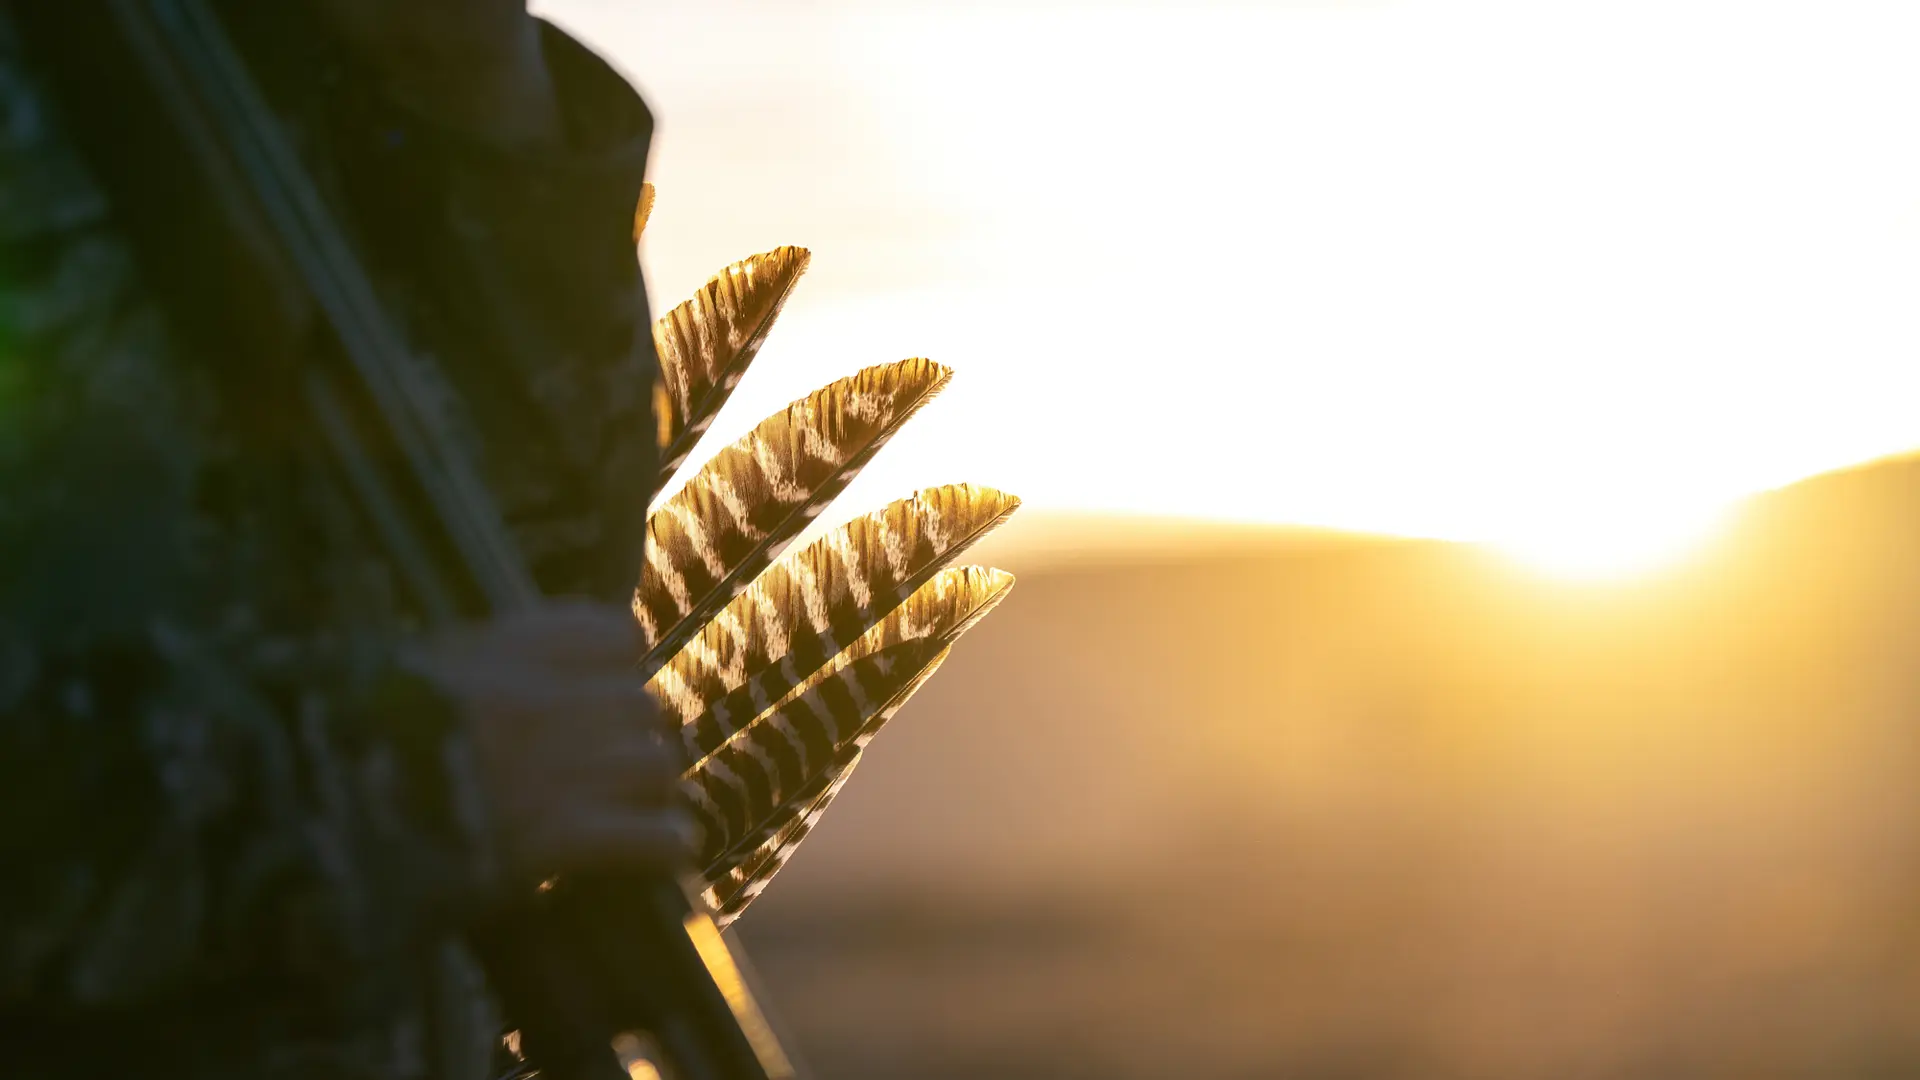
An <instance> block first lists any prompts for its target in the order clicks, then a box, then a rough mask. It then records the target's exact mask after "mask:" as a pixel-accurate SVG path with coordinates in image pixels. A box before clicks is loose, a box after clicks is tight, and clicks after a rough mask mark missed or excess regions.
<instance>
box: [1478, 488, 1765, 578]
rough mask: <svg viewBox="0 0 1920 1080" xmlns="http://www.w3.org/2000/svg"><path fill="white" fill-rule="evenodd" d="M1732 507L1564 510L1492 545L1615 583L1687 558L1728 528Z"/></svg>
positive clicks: (1533, 566)
mask: <svg viewBox="0 0 1920 1080" xmlns="http://www.w3.org/2000/svg"><path fill="white" fill-rule="evenodd" d="M1727 517H1728V511H1727V508H1726V507H1724V506H1722V507H1713V508H1710V509H1693V510H1687V511H1678V512H1676V511H1667V512H1662V513H1647V512H1644V511H1643V512H1639V513H1623V512H1615V513H1604V514H1603V513H1598V512H1587V513H1581V514H1573V515H1568V514H1561V515H1556V516H1554V517H1553V518H1551V519H1549V520H1544V521H1533V522H1528V523H1525V524H1524V525H1520V526H1518V527H1516V528H1514V529H1511V530H1506V535H1504V536H1502V537H1501V538H1500V539H1497V540H1492V541H1489V542H1487V543H1486V545H1485V546H1486V547H1488V548H1490V549H1491V550H1493V551H1496V552H1498V553H1500V554H1501V555H1503V556H1505V557H1506V558H1507V559H1509V560H1511V561H1513V562H1515V563H1518V564H1520V565H1521V566H1524V567H1526V568H1528V569H1530V570H1533V571H1534V572H1536V573H1540V574H1544V575H1547V576H1550V577H1555V578H1561V579H1565V580H1572V581H1587V582H1611V581H1620V580H1624V579H1628V578H1634V577H1641V576H1644V575H1647V574H1651V573H1655V572H1657V571H1660V570H1664V569H1670V568H1674V567H1677V566H1679V565H1681V564H1683V563H1686V562H1688V561H1690V560H1691V559H1693V558H1694V557H1696V556H1698V555H1699V554H1701V553H1702V552H1703V551H1704V550H1705V549H1706V548H1707V547H1709V546H1710V545H1711V543H1712V542H1713V540H1714V539H1716V538H1717V537H1718V536H1719V535H1720V534H1721V533H1722V532H1723V531H1724V530H1725V528H1726V522H1727Z"/></svg>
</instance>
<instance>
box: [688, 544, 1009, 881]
mask: <svg viewBox="0 0 1920 1080" xmlns="http://www.w3.org/2000/svg"><path fill="white" fill-rule="evenodd" d="M1012 588H1013V575H1011V574H1008V573H1006V572H1004V571H1000V570H989V569H986V568H984V567H977V566H966V567H954V568H950V569H947V570H943V571H940V572H939V573H937V574H935V575H934V576H933V578H932V579H931V580H930V581H928V582H927V583H926V584H925V585H923V586H921V587H920V588H919V589H917V590H916V591H915V592H914V593H913V595H912V596H910V597H908V598H907V600H906V601H905V602H904V603H902V604H900V605H898V606H896V607H895V608H894V609H893V611H892V612H890V613H889V614H888V615H887V616H886V617H885V618H883V619H881V620H880V622H879V623H878V624H877V625H875V626H874V627H872V628H871V629H869V630H868V631H867V632H866V633H865V634H863V635H861V636H860V637H859V638H858V639H857V640H855V641H854V642H852V643H851V645H850V646H849V647H848V648H846V649H845V650H842V651H841V652H840V653H839V654H838V655H836V656H834V657H833V659H832V660H831V662H829V663H827V664H826V665H825V666H824V667H822V668H821V669H820V670H819V671H817V672H814V673H813V674H812V675H811V677H809V678H806V679H804V680H802V681H800V682H799V684H798V685H796V686H794V688H793V692H792V693H791V694H789V695H787V696H786V697H785V700H782V701H780V702H778V703H777V704H776V705H775V706H773V707H772V708H769V709H766V710H763V711H761V712H760V713H759V714H758V715H757V716H755V717H753V719H752V722H751V723H748V724H743V725H741V730H740V731H739V732H738V733H736V734H734V735H733V736H732V737H731V738H730V739H728V740H726V742H725V744H724V745H722V746H720V747H719V748H718V749H717V750H715V751H714V752H713V753H711V754H709V755H707V756H705V757H703V758H702V759H701V760H699V761H698V762H696V763H695V764H694V765H693V766H692V767H691V768H690V769H688V771H687V774H686V777H685V781H684V783H683V784H682V787H683V788H684V789H685V791H686V793H687V796H688V798H689V800H690V803H691V806H692V809H693V812H694V814H695V816H696V817H697V818H698V819H699V823H700V825H701V826H702V829H703V831H704V833H705V836H706V839H705V841H704V848H703V854H704V856H705V857H706V861H707V865H708V867H709V870H710V872H711V871H716V870H718V871H724V870H725V869H726V868H727V864H729V863H730V862H732V861H736V860H737V857H738V856H739V855H740V854H744V852H746V851H748V850H751V848H752V846H753V845H755V844H757V843H759V842H760V838H762V837H764V836H766V835H770V834H771V833H772V832H773V831H774V830H775V829H776V828H777V826H778V822H779V819H780V818H782V817H783V816H786V817H790V816H791V815H792V813H793V811H794V810H795V809H796V808H798V807H804V806H806V805H808V804H810V803H811V802H813V801H814V800H815V799H817V798H818V797H819V794H820V791H821V789H822V788H823V787H824V786H825V785H826V784H828V783H830V782H831V780H832V774H833V772H834V771H835V770H836V767H837V766H838V765H839V764H841V763H842V761H843V760H844V757H845V754H846V753H847V752H848V751H849V749H850V748H851V749H857V748H858V747H859V746H862V745H864V739H866V738H871V736H872V733H873V731H875V730H877V729H878V727H879V725H880V724H881V723H883V722H884V721H885V719H886V717H887V716H889V715H891V714H892V712H893V711H894V710H897V709H898V708H899V706H900V705H901V704H903V703H904V702H905V701H906V698H907V697H908V696H909V695H911V694H912V692H913V689H914V688H915V687H917V686H919V685H920V683H922V682H924V681H925V679H926V676H927V675H928V674H931V666H932V665H937V663H938V658H939V657H940V656H942V655H944V654H945V652H946V651H947V650H948V649H949V648H951V647H952V645H953V643H954V642H955V641H956V640H957V639H958V638H959V637H960V635H961V634H963V633H965V632H966V631H967V630H968V629H969V628H970V627H972V626H973V625H974V624H975V623H977V622H979V621H980V620H981V619H982V618H984V617H985V616H986V614H987V613H988V612H990V611H992V610H993V609H994V607H996V606H998V605H999V603H1000V602H1001V601H1002V600H1003V599H1005V598H1006V596H1007V593H1008V592H1009V591H1011V590H1012Z"/></svg>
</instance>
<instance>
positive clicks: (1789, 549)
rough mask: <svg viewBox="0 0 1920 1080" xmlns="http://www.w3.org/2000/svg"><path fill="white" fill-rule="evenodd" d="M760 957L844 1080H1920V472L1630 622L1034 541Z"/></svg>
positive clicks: (1317, 543) (1828, 497) (1803, 527)
mask: <svg viewBox="0 0 1920 1080" xmlns="http://www.w3.org/2000/svg"><path fill="white" fill-rule="evenodd" d="M992 543H993V544H994V545H995V546H994V548H993V549H991V550H987V551H984V552H982V554H981V559H980V561H991V562H993V563H994V564H995V565H1000V566H1003V567H1006V568H1007V569H1011V570H1013V571H1015V572H1016V573H1018V574H1019V575H1020V578H1021V580H1020V584H1019V587H1018V588H1017V589H1016V590H1015V592H1014V594H1013V596H1012V597H1011V599H1009V600H1008V601H1007V603H1006V604H1005V605H1003V606H1002V607H1001V609H1000V610H999V611H998V612H997V613H996V614H995V615H994V616H993V617H991V618H989V619H988V620H987V621H986V622H985V623H983V624H982V625H981V626H980V627H978V628H977V629H976V630H974V631H973V632H972V633H971V634H969V636H968V638H967V639H966V641H965V642H964V643H962V645H961V646H960V647H959V648H958V649H956V650H955V655H954V656H953V658H952V660H951V661H950V662H949V663H948V664H947V666H946V668H945V669H944V670H943V671H942V672H941V673H940V675H939V676H938V677H936V678H935V679H934V680H933V682H932V683H931V684H929V686H928V687H927V688H926V689H925V690H923V691H922V692H921V694H920V695H919V696H918V697H916V698H915V700H914V703H913V704H912V705H910V706H909V707H908V708H907V709H906V710H905V712H904V713H903V714H902V715H901V716H900V717H899V718H897V719H896V721H895V722H894V724H893V725H892V726H891V727H889V729H888V730H887V731H886V732H885V733H884V734H883V735H882V736H881V737H880V738H879V739H878V740H877V742H876V744H875V745H874V747H873V749H872V750H871V751H870V752H869V753H868V755H867V757H866V759H865V761H864V763H863V764H862V766H861V768H860V771H859V773H858V775H857V777H856V779H855V780H854V782H853V783H852V784H850V785H849V786H848V788H847V790H846V792H845V794H844V795H843V796H842V797H841V799H840V800H839V801H838V802H837V803H836V804H835V809H834V810H833V812H832V813H830V814H829V815H828V816H827V818H826V819H825V821H824V823H823V825H822V826H821V827H820V828H819V829H818V830H817V831H816V832H815V834H814V836H813V837H812V838H811V839H809V840H808V842H807V844H806V847H805V848H803V850H802V851H801V853H800V855H799V856H798V857H797V858H796V859H795V860H794V862H793V865H792V866H790V867H789V868H788V870H787V871H786V872H785V873H784V874H783V875H782V876H781V877H780V878H779V879H778V880H777V881H776V882H775V884H774V885H773V887H772V888H771V889H770V890H769V891H768V893H767V894H766V895H765V896H764V897H763V898H762V899H761V900H760V901H759V902H758V905H757V906H756V908H755V909H754V911H752V912H751V913H750V914H749V915H748V916H747V917H746V918H745V919H744V920H743V921H742V923H741V925H740V934H741V936H742V938H743V939H744V940H745V942H746V944H747V946H748V948H749V950H750V952H751V955H752V957H753V958H754V960H755V962H756V963H757V964H758V966H759V968H760V971H761V975H762V978H763V980H764V982H765V983H766V988H767V991H768V995H769V997H770V999H771V1000H772V1002H773V1004H774V1007H775V1009H776V1011H777V1012H778V1014H779V1015H780V1016H781V1017H782V1018H783V1019H784V1021H785V1023H786V1025H787V1026H788V1027H789V1028H791V1029H792V1031H791V1034H792V1037H793V1039H794V1041H795V1042H796V1043H797V1044H798V1045H799V1047H800V1049H801V1051H802V1053H803V1054H804V1055H805V1056H806V1057H807V1058H808V1059H809V1060H810V1061H811V1062H812V1064H813V1067H814V1069H815V1071H816V1072H817V1073H818V1075H819V1076H820V1077H822V1078H823V1080H831V1078H846V1080H854V1078H866V1077H894V1078H911V1077H927V1078H947V1077H952V1078H959V1077H963V1076H964V1077H976V1076H987V1075H990V1076H994V1077H999V1078H1003V1080H1015V1078H1023V1077H1035V1078H1038V1077H1053V1078H1064V1077H1096V1076H1097V1077H1115V1078H1127V1077H1143V1078H1144V1077H1203V1078H1210V1077H1249V1078H1251V1077H1296V1078H1329V1080H1331V1078H1362V1077H1407V1078H1414V1077H1419V1078H1446V1077H1462V1078H1465V1077H1473V1078H1504V1077H1515V1078H1519V1077H1528V1078H1532V1077H1558V1078H1580V1077H1623V1078H1624V1077H1636V1078H1651V1077H1723V1076H1724V1077H1736V1076H1738V1077H1802V1076H1804V1077H1815V1076H1818V1077H1843V1076H1844V1077H1882V1076H1884V1077H1894V1076H1920V667H1917V666H1916V665H1915V663H1914V661H1915V659H1916V658H1920V559H1916V557H1915V552H1916V551H1917V550H1920V461H1916V460H1912V459H1908V460H1898V461H1888V462H1881V463H1877V464H1874V465H1871V466H1866V467H1862V468H1859V469H1855V470H1850V471H1847V472H1843V473H1836V474H1831V475H1826V476H1822V477H1818V478H1815V479H1812V480H1809V481H1806V482H1804V483H1801V484H1798V485H1796V486H1794V487H1791V488H1787V489H1783V490H1781V491H1778V492H1774V493H1771V494H1768V495H1766V496H1763V497H1760V498H1758V499H1755V500H1753V501H1752V502H1751V503H1750V504H1749V505H1748V506H1747V507H1746V508H1745V509H1744V511H1743V513H1742V514H1741V515H1740V517H1739V520H1738V521H1737V522H1736V523H1735V525H1734V527H1733V529H1732V530H1731V531H1730V533H1729V535H1728V536H1726V537H1725V538H1724V540H1723V541H1721V542H1720V543H1718V544H1717V545H1716V546H1715V547H1714V548H1713V549H1712V550H1710V551H1707V552H1704V553H1702V554H1701V555H1700V556H1699V557H1698V558H1697V559H1695V560H1693V561H1692V562H1691V563H1689V564H1688V565H1686V566H1682V567H1678V568H1676V569H1674V570H1673V571H1671V572H1670V573H1667V574H1664V575H1660V576H1654V577H1647V578H1643V579H1638V580H1635V581H1633V582H1629V583H1625V584H1614V585H1572V584H1565V583H1556V582H1553V581H1549V580H1546V579H1543V578H1540V577H1537V576H1532V575H1530V574H1528V573H1527V572H1525V571H1522V570H1519V569H1516V568H1514V567H1513V566H1511V565H1509V564H1507V563H1505V562H1503V561H1501V560H1500V559H1498V558H1495V557H1493V556H1490V555H1488V554H1486V553H1484V552H1482V551H1479V550H1477V549H1473V548H1467V547H1461V546H1456V545H1448V544H1440V543H1431V542H1413V541H1384V540H1378V539H1371V538H1364V537H1352V536H1341V535H1338V534H1327V533H1315V532H1301V531H1286V530H1261V529H1225V528H1208V527H1202V526H1175V525H1168V524H1165V523H1161V524H1158V525H1151V526H1149V524H1148V523H1129V522H1124V521H1103V520H1098V519H1091V520H1082V519H1060V518H1054V519H1047V518H1043V517H1037V516H1036V517H1032V518H1030V519H1029V520H1026V521H1021V520H1018V519H1017V520H1016V522H1015V523H1014V524H1013V525H1011V526H1009V528H1008V529H1007V530H1006V531H1005V533H1004V534H1003V535H1002V536H999V537H996V538H995V540H994V541H992Z"/></svg>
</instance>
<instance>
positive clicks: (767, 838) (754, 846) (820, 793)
mask: <svg viewBox="0 0 1920 1080" xmlns="http://www.w3.org/2000/svg"><path fill="white" fill-rule="evenodd" d="M951 651H952V650H951V647H949V648H946V649H942V650H940V652H938V653H937V654H935V655H934V656H933V658H932V659H931V660H929V661H928V662H927V664H926V666H925V667H923V668H922V669H921V670H920V672H919V673H918V674H916V675H915V676H914V677H913V678H912V679H911V680H910V681H909V682H908V683H907V685H906V686H904V687H902V688H901V689H900V691H899V693H898V694H897V695H896V696H895V697H894V700H892V701H890V702H888V703H887V705H886V707H885V708H883V709H881V710H880V712H879V713H877V714H876V715H875V717H874V719H873V720H871V721H869V722H868V723H867V725H866V726H864V727H863V728H862V729H861V731H860V732H859V734H857V735H855V736H854V738H853V740H852V741H851V743H850V745H849V746H848V747H846V748H845V749H843V750H842V751H841V757H840V760H839V761H837V762H836V763H835V764H834V766H833V767H832V768H831V769H829V770H828V771H827V772H826V773H825V774H823V775H821V776H819V777H816V778H815V779H814V780H813V781H811V782H810V783H809V784H808V785H807V786H806V787H804V788H802V789H801V790H800V791H799V792H798V793H797V794H796V795H795V796H794V798H793V799H792V800H791V801H790V802H789V804H788V807H785V808H783V811H782V812H781V813H778V814H775V815H773V816H771V817H769V819H768V821H767V824H766V826H765V827H763V828H762V829H761V830H760V831H759V832H757V833H755V834H753V835H751V836H749V837H748V838H747V839H746V840H744V841H743V842H742V843H740V844H739V845H736V847H735V852H734V853H730V854H729V856H728V857H725V858H723V859H722V860H721V861H719V862H718V863H716V864H714V865H712V866H710V867H709V868H708V871H707V875H706V880H707V881H708V882H709V885H708V888H707V891H706V899H707V902H708V905H709V907H710V908H711V909H712V910H713V911H714V912H715V913H716V916H715V918H716V921H718V922H719V924H720V925H721V926H726V925H727V924H729V923H731V922H732V921H733V920H734V919H737V918H739V917H740V915H741V914H742V913H744V912H745V911H746V909H747V905H748V904H750V903H752V902H753V900H754V898H755V897H757V896H759V895H760V894H761V893H762V892H764V891H766V888H767V885H768V884H769V883H770V882H771V881H772V880H773V876H774V875H775V874H777V873H779V872H780V869H781V867H783V866H785V865H786V864H787V860H789V859H791V858H792V857H793V853H794V852H795V851H796V850H797V849H798V848H799V847H800V842H801V841H802V840H805V839H806V838H807V835H808V834H809V833H811V832H812V831H813V827H814V825H815V824H817V823H818V822H819V820H820V817H821V815H823V814H825V813H826V812H827V807H828V806H829V805H830V804H832V802H833V799H834V796H836V795H838V794H839V793H840V789H841V788H843V787H845V786H846V784H847V781H848V780H849V779H850V778H852V776H853V770H854V767H855V766H857V765H858V764H859V763H860V758H861V755H862V754H864V753H865V751H866V747H867V744H868V743H870V742H872V741H873V737H874V735H875V734H877V733H878V732H879V730H880V728H881V727H882V726H883V725H884V724H885V723H886V722H887V721H888V720H890V719H892V717H893V716H894V714H895V713H897V712H899V711H900V709H901V708H902V707H903V706H904V705H905V704H906V703H907V700H908V699H909V698H911V697H912V696H913V695H914V692H915V691H917V690H919V689H920V687H921V686H922V685H924V684H925V683H926V681H927V680H928V679H931V678H932V677H933V673H934V672H936V671H938V670H939V669H940V665H941V664H943V663H945V662H946V659H947V655H948V653H949V652H951Z"/></svg>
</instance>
